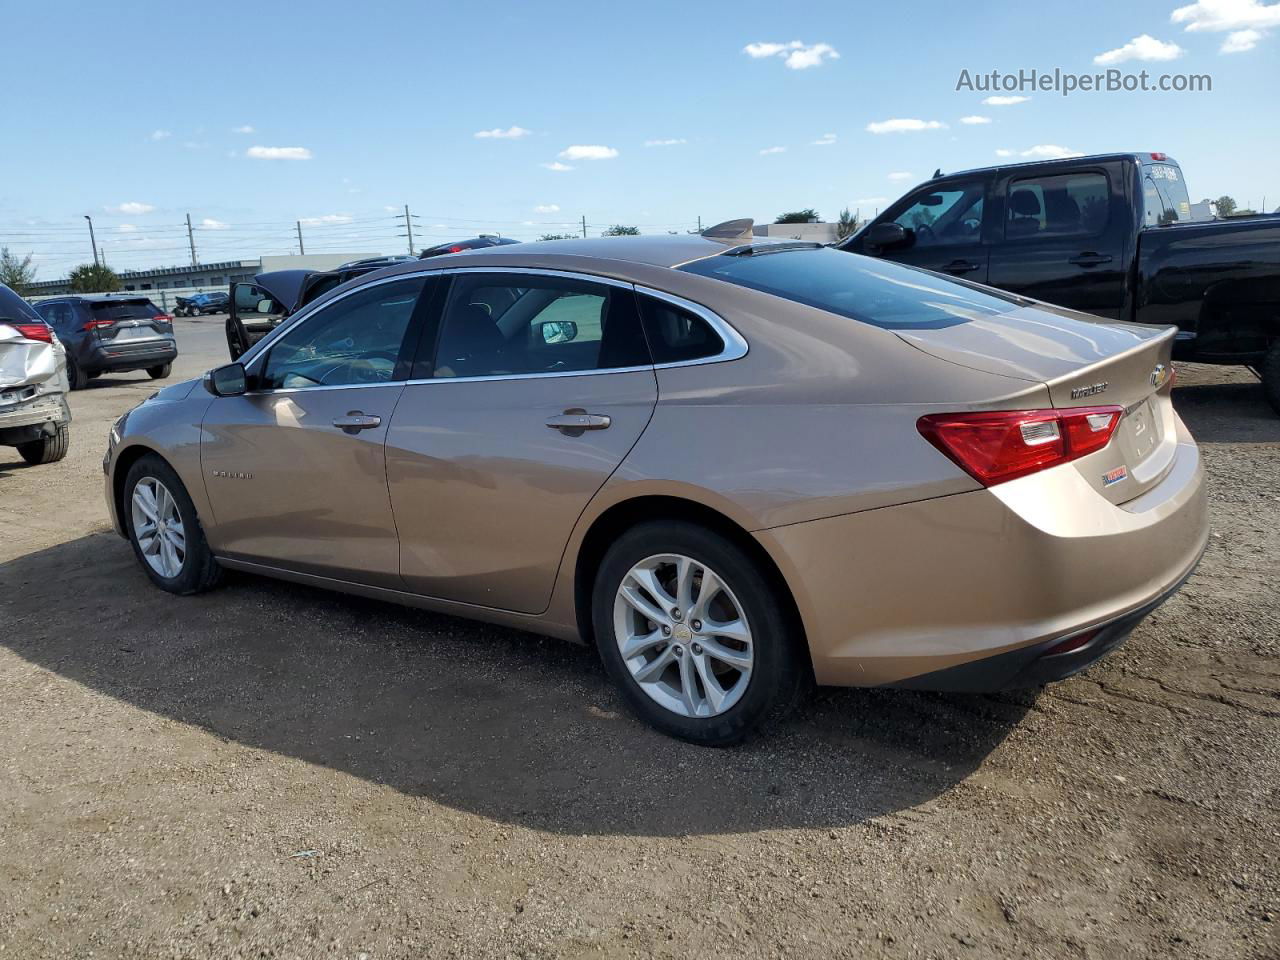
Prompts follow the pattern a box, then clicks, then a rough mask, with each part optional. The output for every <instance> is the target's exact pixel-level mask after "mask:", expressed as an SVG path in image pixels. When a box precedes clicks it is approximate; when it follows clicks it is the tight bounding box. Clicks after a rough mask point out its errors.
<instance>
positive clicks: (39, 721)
mask: <svg viewBox="0 0 1280 960" xmlns="http://www.w3.org/2000/svg"><path fill="white" fill-rule="evenodd" d="M179 335H180V340H181V345H182V350H183V354H182V356H181V357H180V359H179V363H178V365H177V368H176V369H175V377H176V376H190V375H194V374H195V373H197V372H199V371H201V370H203V369H205V368H207V367H208V366H210V365H212V364H214V363H216V362H218V361H219V360H220V359H221V357H222V356H224V354H223V353H222V350H223V346H222V343H221V322H220V318H210V319H208V320H204V321H179ZM154 388H155V384H154V383H152V382H151V381H149V380H147V379H146V377H145V375H139V374H128V375H123V376H119V377H105V378H103V379H101V380H98V381H95V382H94V383H93V384H92V386H91V388H90V389H87V390H85V391H82V392H79V393H76V394H75V395H73V397H72V407H73V410H74V412H75V415H76V421H75V424H74V426H73V449H72V455H71V456H70V457H68V459H67V460H65V461H63V462H62V463H59V464H56V465H51V466H47V467H40V468H27V467H24V466H22V465H21V464H20V462H17V460H18V458H17V457H16V456H13V455H12V452H11V451H6V450H5V449H4V448H0V493H2V494H3V495H2V496H0V704H3V710H2V711H0V952H3V954H4V955H5V956H12V957H24V958H25V957H77V958H79V957H90V956H92V957H148V958H149V957H170V956H172V957H210V958H214V957H216V958H223V957H313V956H325V957H329V956H333V957H351V958H359V957H365V958H369V960H373V958H388V957H406V958H408V957H415V958H416V957H585V956H591V957H596V956H606V957H629V956H646V957H647V956H659V957H667V956H670V957H677V956H679V957H690V956H693V957H718V956H725V957H754V956H762V957H763V956H796V957H805V956H813V957H887V958H898V957H904V958H905V957H936V958H943V957H1002V958H1003V957H1043V958H1053V960H1059V958H1071V957H1082V958H1093V957H1096V958H1115V957H1125V958H1162V960H1163V958H1170V957H1173V958H1177V957H1186V958H1224V960H1225V958H1230V960H1240V958H1259V960H1261V958H1267V960H1274V958H1276V957H1280V870H1278V867H1280V849H1278V844H1277V830H1278V828H1280V797H1278V796H1277V784H1278V783H1280V738H1278V737H1277V733H1280V719H1278V718H1280V665H1278V663H1277V646H1278V644H1280V641H1278V637H1280V596H1278V594H1277V589H1276V581H1277V572H1280V561H1278V560H1277V558H1280V540H1278V535H1277V529H1278V528H1280V418H1276V417H1274V416H1273V415H1272V414H1271V413H1270V411H1269V410H1268V409H1267V408H1266V406H1265V404H1264V402H1263V400H1262V397H1261V391H1260V389H1259V388H1258V386H1257V384H1256V382H1254V381H1253V380H1252V378H1251V377H1250V376H1249V375H1248V374H1247V373H1245V372H1243V371H1238V370H1221V369H1216V368H1208V367H1200V368H1196V367H1192V366H1186V367H1183V368H1181V370H1180V380H1179V386H1178V388H1177V389H1176V391H1175V402H1176V403H1177V406H1178V407H1179V409H1180V410H1181V412H1182V414H1183V416H1184V418H1186V420H1187V422H1188V424H1189V425H1190V426H1191V428H1192V431H1193V432H1194V433H1195V434H1196V436H1197V438H1198V439H1199V440H1200V442H1201V444H1202V445H1203V446H1202V449H1203V452H1204V457H1205V461H1206V463H1207V465H1208V470H1209V475H1210V498H1211V503H1212V522H1213V537H1212V540H1211V544H1210V547H1209V551H1208V553H1207V554H1206V556H1205V559H1204V562H1203V563H1202V564H1201V566H1200V568H1199V570H1198V572H1197V573H1196V574H1195V575H1194V576H1193V577H1192V579H1191V580H1190V581H1189V582H1188V583H1187V585H1186V587H1185V588H1184V589H1183V590H1182V592H1181V593H1179V594H1178V595H1177V596H1176V597H1175V598H1174V599H1173V600H1172V601H1170V602H1169V603H1168V604H1166V605H1165V606H1164V607H1162V608H1161V609H1160V610H1158V611H1157V612H1156V613H1155V615H1153V616H1152V617H1151V618H1150V619H1148V620H1147V621H1146V622H1145V623H1144V624H1143V625H1142V626H1141V627H1140V628H1139V629H1138V630H1137V632H1136V633H1135V634H1134V636H1133V637H1132V638H1131V640H1130V641H1129V642H1128V643H1127V644H1126V645H1125V646H1124V647H1122V648H1121V649H1120V650H1119V651H1117V652H1116V653H1115V654H1114V655H1113V656H1111V657H1110V658H1108V659H1107V660H1105V661H1104V662H1103V663H1101V664H1099V665H1098V666H1096V667H1095V668H1094V669H1092V670H1090V671H1088V672H1087V673H1086V674H1085V675H1083V676H1078V677H1075V678H1073V679H1071V680H1068V681H1066V682H1064V683H1060V684H1057V685H1054V686H1052V687H1050V688H1048V689H1046V690H1044V691H1041V692H1038V693H1014V694H1006V695H1000V696H951V695H946V696H944V695H930V694H921V693H911V692H892V691H865V690H824V691H819V692H818V694H817V695H816V696H815V697H814V698H813V700H812V701H811V702H810V703H808V704H807V705H806V706H805V707H804V709H802V710H801V711H800V713H799V714H798V715H797V716H796V717H795V719H794V720H792V721H790V722H789V723H788V724H787V725H786V726H785V727H784V728H783V729H782V730H781V731H779V732H778V733H777V734H776V735H773V736H770V737H768V738H765V739H761V740H758V741H756V742H754V743H752V744H750V745H748V746H745V747H742V748H738V749H733V750H724V751H714V750H703V749H698V748H695V747H691V746H687V745H684V744H680V743H677V742H674V741H672V740H668V739H666V738H664V737H662V736H660V735H658V734H656V733H653V732H651V731H650V730H649V729H647V728H646V727H644V726H641V725H640V724H639V723H638V722H636V721H635V720H634V719H632V717H631V716H630V715H629V714H627V713H626V712H625V710H624V708H623V705H622V703H621V701H620V698H619V697H618V696H616V695H615V694H614V692H613V690H612V689H611V688H610V686H609V684H608V682H607V681H606V679H605V677H604V675H603V673H602V671H601V669H600V668H599V666H598V665H597V663H596V662H595V661H594V659H593V657H592V656H591V655H590V654H589V653H588V652H587V651H586V650H584V649H579V648H576V647H573V646H570V645H566V644H561V643H557V642H555V641H550V640H542V639H538V638H536V637H531V636H529V635H525V634H519V633H515V632H512V631H505V630H501V629H498V628H494V627H488V626H482V625H476V624H473V623H469V622H466V621H462V620H456V619H451V618H448V617H442V616H434V615H430V614H426V613H423V612H420V611H413V610H407V609H401V608H398V607H393V606H386V605H382V604H378V603H374V602H370V601H364V600H359V599H352V598H346V597H341V596H334V595H330V594H325V593H322V592H318V591H315V590H311V589H308V588H305V587H300V586H294V585H290V584H285V583H278V582H271V581H267V580H259V579H253V578H249V577H231V578H229V583H228V584H227V585H226V586H225V587H224V588H222V589H220V590H217V591H215V592H213V593H211V594H207V595H205V596H201V597H196V598H185V599H179V598H174V597H170V596H168V595H166V594H163V593H161V592H159V591H157V590H155V589H154V588H152V587H151V586H150V585H149V584H148V583H147V581H146V580H145V578H144V577H143V575H142V573H141V572H140V571H139V570H138V569H137V568H136V567H135V565H134V560H133V557H132V555H131V554H130V552H129V549H128V547H127V545H126V544H125V543H124V542H123V541H122V540H119V539H118V538H116V537H115V536H114V535H113V534H111V533H109V532H105V530H106V514H105V510H104V508H103V506H102V498H101V470H100V466H99V460H100V457H101V453H102V449H103V444H104V442H105V436H106V431H107V426H108V425H109V423H110V422H111V421H112V420H113V419H114V418H115V417H116V416H117V415H118V414H119V413H120V412H121V411H123V410H124V409H126V408H127V407H129V406H131V405H132V404H134V403H135V402H137V401H138V400H140V399H141V398H142V397H143V396H145V395H146V394H148V393H150V392H151V391H152V390H153V389H154Z"/></svg>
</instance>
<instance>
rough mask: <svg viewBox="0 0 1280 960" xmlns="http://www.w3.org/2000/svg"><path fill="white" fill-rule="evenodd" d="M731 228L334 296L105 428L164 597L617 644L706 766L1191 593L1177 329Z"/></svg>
mask: <svg viewBox="0 0 1280 960" xmlns="http://www.w3.org/2000/svg"><path fill="white" fill-rule="evenodd" d="M737 229H738V228H737V227H735V228H732V229H729V230H725V231H717V232H715V233H713V235H712V236H686V237H639V238H610V239H600V240H573V241H560V242H547V243H538V244H520V245H513V246H507V247H495V248H492V249H490V250H483V251H473V252H469V253H464V254H458V255H454V256H445V257H440V258H434V259H431V260H426V261H419V262H411V263H406V264H403V265H399V266H395V267H392V268H389V269H386V270H382V271H380V272H378V273H375V274H371V275H368V276H365V277H361V278H359V279H357V280H354V281H351V282H349V283H347V284H344V285H343V286H341V287H339V288H337V289H336V290H333V291H331V292H330V293H328V294H327V295H325V296H324V297H322V298H320V299H319V300H317V301H316V302H315V303H312V304H310V305H308V306H307V307H305V308H303V309H302V310H300V311H299V312H298V313H297V314H295V315H293V316H291V317H289V318H288V319H287V320H286V321H285V322H283V323H282V324H281V325H280V326H279V327H278V328H277V329H275V330H273V331H272V332H271V333H270V334H269V335H268V336H266V337H265V338H264V339H263V340H262V341H261V342H259V343H257V344H255V345H254V346H253V347H252V348H251V349H250V350H249V351H248V352H247V353H245V354H244V355H243V357H241V361H240V362H239V363H232V364H228V365H227V366H223V367H219V368H217V369H215V370H213V371H211V372H210V373H209V374H207V375H206V376H205V378H204V380H203V382H197V381H191V382H187V383H183V384H179V385H176V386H171V387H169V388H167V389H165V390H162V391H161V392H160V393H159V394H157V395H156V396H155V397H154V398H153V399H151V400H149V401H147V402H146V403H144V404H142V405H141V406H139V407H137V408H135V409H134V410H133V411H131V412H130V413H129V414H128V415H127V416H126V417H125V418H123V419H122V421H121V422H120V423H118V424H117V425H116V427H115V428H114V430H113V433H112V439H111V446H110V451H109V453H108V455H107V459H106V464H105V467H106V496H107V501H108V503H109V504H110V507H111V511H112V515H113V517H114V518H115V523H116V528H117V530H118V531H119V532H120V534H121V535H123V536H126V537H128V538H129V539H130V541H131V542H132V543H133V546H134V550H135V552H136V553H137V556H138V559H139V561H140V563H141V565H142V569H143V570H144V571H145V572H146V574H147V575H148V576H149V577H150V578H151V580H152V581H153V582H154V583H155V584H156V585H158V586H160V587H161V588H163V589H165V590H169V591H171V592H174V593H192V592H195V591H199V590H204V589H208V588H209V587H212V586H213V585H214V584H215V583H216V582H217V580H218V576H219V572H220V571H221V570H222V569H223V568H230V569H235V570H244V571H252V572H257V573H262V574H267V575H270V576H275V577H282V578H285V579H289V580H294V581H297V582H301V583H307V584H314V585H320V586H326V587H331V588H333V589H336V590H342V591H346V592H350V593H355V594H360V595H363V596H368V597H376V598H381V599H385V600H391V601H396V602H400V603H407V604H412V605H415V606H421V607H425V608H428V609H432V610H438V611H444V612H446V613H452V614H457V615H460V616H466V617H474V618H478V619H483V620H489V621H493V622H497V623H502V624H507V625H510V626H514V627H520V628H524V629H527V630H530V631H534V632H538V633H544V634H551V635H555V636H559V637H564V638H567V639H577V640H582V641H585V642H588V643H594V644H595V645H596V647H597V648H598V650H599V652H600V655H601V657H602V659H603V661H604V663H605V665H606V667H607V668H608V670H609V672H610V674H611V675H612V676H613V678H614V679H615V680H616V682H617V683H618V684H619V686H620V688H621V690H622V691H623V694H624V695H625V697H626V699H627V700H628V702H629V703H630V704H631V705H632V707H634V708H635V710H636V711H637V712H638V713H639V714H640V715H642V716H643V717H645V718H646V719H647V720H648V721H650V722H651V723H653V724H654V725H656V726H657V727H659V728H660V729H662V730H664V731H666V732H668V733H670V734H673V735H675V736H678V737H683V738H686V739H688V740H692V741H695V742H699V743H706V744H726V743H731V742H734V741H736V740H739V739H741V738H742V737H743V736H745V735H746V734H748V733H749V732H750V731H752V730H753V729H755V728H756V727H757V726H758V725H759V724H761V723H762V722H764V721H767V720H769V719H770V718H773V717H776V716H779V715H780V714H782V713H783V712H785V710H786V708H787V707H788V706H789V705H790V704H791V703H793V702H794V700H795V699H796V697H797V695H798V694H799V693H800V692H801V691H802V690H803V689H804V688H805V687H806V686H807V685H808V684H809V683H811V682H813V681H816V682H817V683H820V684H839V685H853V686H883V685H890V686H907V687H927V688H934V689H949V690H994V689H1000V688H1004V687H1009V686H1019V685H1034V684H1039V683H1043V682H1046V681H1049V680H1054V679H1057V678H1060V677H1064V676H1066V675H1068V674H1071V673H1073V672H1075V671H1077V670H1080V669H1083V668H1084V667H1086V666H1088V665H1089V664H1091V663H1093V662H1094V661H1095V660H1097V659H1098V658H1099V657H1100V656H1102V655H1103V654H1104V653H1106V652H1107V651H1108V650H1110V649H1112V648H1114V647H1115V646H1116V644H1118V643H1119V642H1121V640H1123V639H1124V638H1125V637H1126V636H1127V635H1128V634H1129V632H1130V631H1131V630H1132V628H1133V626H1134V625H1135V624H1136V623H1137V622H1138V621H1139V620H1141V619H1142V617H1144V616H1145V615H1146V614H1147V613H1148V612H1149V611H1150V610H1151V609H1153V608H1154V607H1155V606H1156V605H1157V604H1159V603H1160V602H1161V601H1162V600H1164V599H1165V598H1166V597H1168V596H1169V594H1170V593H1171V592H1172V591H1173V590H1175V589H1176V588H1177V587H1178V585H1179V584H1180V583H1181V582H1182V581H1183V580H1184V579H1185V578H1186V577H1187V576H1188V575H1189V574H1190V572H1191V571H1192V569H1193V568H1194V566H1195V564H1196V562H1197V560H1198V558H1199V557H1200V554H1201V552H1202V550H1203V548H1204V545H1205V541H1206V536H1207V523H1206V515H1205V497H1204V492H1203V489H1202V471H1201V466H1200V457H1199V453H1198V451H1197V448H1196V445H1195V443H1194V442H1193V441H1192V439H1191V437H1190V436H1189V435H1188V433H1187V431H1186V428H1185V427H1184V426H1183V425H1182V422H1181V421H1180V420H1179V418H1178V416H1177V415H1176V414H1175V412H1174V410H1173V406H1172V404H1171V402H1170V391H1171V388H1172V371H1171V367H1170V364H1169V354H1170V348H1171V346H1172V343H1173V336H1174V330H1173V328H1154V327H1144V326H1136V325H1128V324H1122V323H1109V322H1104V321H1100V320H1098V319H1097V318H1094V317H1089V316H1085V315H1081V314H1077V313H1073V312H1071V311H1066V310H1061V309H1057V308H1054V307H1050V306H1047V305H1045V304H1042V303H1037V302H1033V301H1029V300H1026V299H1023V298H1020V297H1017V296H1013V295H1009V294H1005V293H1001V292H999V291H995V290H991V289H987V288H984V287H979V286H976V285H973V284H968V283H965V282H963V281H956V280H953V279H950V278H944V277H941V276H939V275H935V274H932V273H928V272H925V271H921V270H917V269H914V268H911V267H905V266H901V265H897V264H892V263H886V262H883V261H878V260H871V259H866V258H863V257H858V256H854V255H850V254H846V253H842V252H838V251H835V250H831V249H826V248H821V247H818V246H816V245H814V244H806V243H791V242H770V241H761V240H755V239H751V238H750V236H749V234H745V235H742V236H739V235H737ZM721 234H723V235H721Z"/></svg>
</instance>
